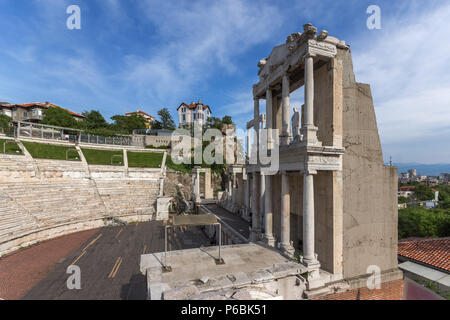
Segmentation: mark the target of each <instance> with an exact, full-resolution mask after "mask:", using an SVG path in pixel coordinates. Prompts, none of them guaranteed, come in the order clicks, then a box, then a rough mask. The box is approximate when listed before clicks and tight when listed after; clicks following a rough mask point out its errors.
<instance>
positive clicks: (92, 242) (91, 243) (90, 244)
mask: <svg viewBox="0 0 450 320" xmlns="http://www.w3.org/2000/svg"><path fill="white" fill-rule="evenodd" d="M102 235H103V234H101V233H100V234H99V235H98V237H97V238H95V239H94V240H92V241H91V242H90V243H89V244H88V245H87V246H86V247H84V249H83V251H86V249H87V248H89V247H90V246H92V245H93V244H94V243H95V242H96V241H97V240H98V239H100V238H101V236H102Z"/></svg>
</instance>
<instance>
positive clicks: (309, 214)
mask: <svg viewBox="0 0 450 320" xmlns="http://www.w3.org/2000/svg"><path fill="white" fill-rule="evenodd" d="M316 173H317V172H316V171H313V170H307V171H305V172H304V173H303V263H304V264H305V265H306V266H314V265H317V264H318V261H317V258H316V254H315V252H314V241H315V239H314V175H315V174H316Z"/></svg>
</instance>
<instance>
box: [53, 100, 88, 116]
mask: <svg viewBox="0 0 450 320" xmlns="http://www.w3.org/2000/svg"><path fill="white" fill-rule="evenodd" d="M45 104H46V106H49V107H53V108H60V109H63V110H66V111H67V112H68V113H70V114H71V115H73V116H74V117H78V118H86V117H85V116H83V115H82V114H79V113H76V112H73V111H70V110H69V109H65V108H63V107H60V106H57V105H56V104H53V103H50V102H48V101H47V102H46V103H45Z"/></svg>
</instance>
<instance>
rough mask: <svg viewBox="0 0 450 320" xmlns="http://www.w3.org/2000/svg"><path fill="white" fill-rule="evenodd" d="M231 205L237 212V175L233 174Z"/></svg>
mask: <svg viewBox="0 0 450 320" xmlns="http://www.w3.org/2000/svg"><path fill="white" fill-rule="evenodd" d="M231 192H232V195H231V203H232V210H233V211H234V210H235V206H236V203H237V189H236V173H235V172H233V181H232V185H231Z"/></svg>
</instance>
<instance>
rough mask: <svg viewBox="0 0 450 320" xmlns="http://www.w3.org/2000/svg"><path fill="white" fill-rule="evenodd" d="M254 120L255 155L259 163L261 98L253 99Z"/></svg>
mask: <svg viewBox="0 0 450 320" xmlns="http://www.w3.org/2000/svg"><path fill="white" fill-rule="evenodd" d="M253 103H254V106H253V119H254V123H253V130H254V137H253V148H254V149H253V150H252V152H253V154H254V157H255V159H254V160H256V161H255V162H256V163H258V162H259V161H258V159H259V157H258V150H259V122H257V121H259V98H256V97H254V98H253Z"/></svg>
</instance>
